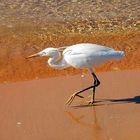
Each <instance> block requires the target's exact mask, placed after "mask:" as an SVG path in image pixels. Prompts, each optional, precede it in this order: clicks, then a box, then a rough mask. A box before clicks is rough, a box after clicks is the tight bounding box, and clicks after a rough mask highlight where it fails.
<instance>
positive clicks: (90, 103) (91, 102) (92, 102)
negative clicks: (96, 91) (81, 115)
mask: <svg viewBox="0 0 140 140" xmlns="http://www.w3.org/2000/svg"><path fill="white" fill-rule="evenodd" d="M87 103H88V105H93V104H94V103H95V101H94V100H90V101H87Z"/></svg>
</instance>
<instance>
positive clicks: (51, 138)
mask: <svg viewBox="0 0 140 140" xmlns="http://www.w3.org/2000/svg"><path fill="white" fill-rule="evenodd" d="M97 75H98V77H99V79H100V80H101V86H100V87H98V88H97V94H96V100H97V102H96V103H95V104H94V106H87V105H86V100H88V96H89V95H90V94H89V93H90V92H91V91H88V92H85V93H84V94H83V95H84V96H85V98H84V99H79V98H78V97H77V98H75V100H74V102H73V104H72V105H71V106H65V101H66V100H67V98H68V97H69V96H70V95H71V93H73V91H75V90H78V89H81V88H84V87H86V86H88V85H90V84H91V82H92V78H91V77H90V76H89V75H84V76H82V77H81V75H74V76H68V75H67V76H61V77H54V78H49V79H46V80H45V79H44V80H34V81H26V82H18V83H11V84H0V114H1V115H0V140H10V139H12V140H19V139H20V140H62V139H67V140H89V139H92V140H124V139H127V140H132V139H133V140H139V137H140V133H139V132H140V123H139V122H140V111H139V109H140V96H139V92H140V84H139V83H140V72H139V71H117V72H102V73H101V72H100V73H97Z"/></svg>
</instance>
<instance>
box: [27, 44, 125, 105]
mask: <svg viewBox="0 0 140 140" xmlns="http://www.w3.org/2000/svg"><path fill="white" fill-rule="evenodd" d="M61 52H62V53H61ZM36 56H48V57H50V58H49V59H48V64H49V65H50V66H51V67H54V68H59V69H61V68H67V67H70V66H72V67H74V68H87V69H88V70H89V72H90V73H91V75H92V76H93V79H94V83H93V85H91V86H89V87H87V88H85V89H83V90H80V91H78V92H75V93H74V94H72V96H71V97H70V98H69V99H68V101H67V102H66V104H69V105H70V104H71V103H72V101H73V100H74V98H75V96H78V97H80V98H83V96H81V95H79V94H80V93H82V92H84V91H86V90H89V89H91V88H92V89H93V94H92V97H91V100H90V101H89V104H93V103H94V100H95V89H96V87H97V86H99V85H100V81H99V80H98V78H97V76H96V75H95V73H94V72H93V70H92V67H95V66H97V65H99V64H102V63H105V62H106V61H108V60H111V59H120V58H122V57H123V56H124V52H123V51H115V50H114V49H112V48H108V47H105V46H101V45H97V44H91V43H80V44H76V45H72V46H68V47H60V48H46V49H44V50H43V51H41V52H39V53H36V54H33V55H30V56H28V57H27V58H32V57H36Z"/></svg>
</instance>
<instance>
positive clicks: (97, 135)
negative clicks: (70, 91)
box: [66, 106, 105, 140]
mask: <svg viewBox="0 0 140 140" xmlns="http://www.w3.org/2000/svg"><path fill="white" fill-rule="evenodd" d="M66 114H67V116H68V117H69V118H70V120H71V121H72V122H73V123H74V124H76V125H81V126H83V127H87V128H89V129H91V130H93V131H92V136H93V138H94V139H95V140H96V139H97V140H104V139H105V134H104V131H103V128H102V126H101V124H100V122H99V120H98V116H97V113H96V107H95V106H92V107H91V109H90V113H88V115H90V116H91V118H92V120H91V121H89V120H88V119H87V117H86V116H87V114H83V115H78V114H76V113H74V112H73V111H66ZM92 136H91V137H92Z"/></svg>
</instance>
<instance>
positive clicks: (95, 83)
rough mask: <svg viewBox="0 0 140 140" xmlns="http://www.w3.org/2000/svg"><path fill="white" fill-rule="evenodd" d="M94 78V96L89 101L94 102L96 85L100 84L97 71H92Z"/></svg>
mask: <svg viewBox="0 0 140 140" xmlns="http://www.w3.org/2000/svg"><path fill="white" fill-rule="evenodd" d="M92 76H93V79H94V84H93V93H92V98H91V101H90V102H89V103H91V104H93V103H94V101H95V90H96V87H97V86H99V85H100V81H99V80H98V78H97V76H96V75H95V73H92Z"/></svg>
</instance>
